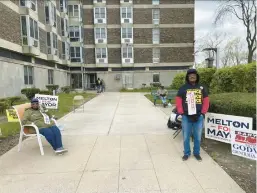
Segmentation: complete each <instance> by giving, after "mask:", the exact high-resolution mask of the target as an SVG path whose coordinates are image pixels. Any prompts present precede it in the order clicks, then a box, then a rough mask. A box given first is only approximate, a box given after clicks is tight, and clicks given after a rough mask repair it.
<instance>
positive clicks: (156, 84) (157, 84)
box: [150, 82, 162, 87]
mask: <svg viewBox="0 0 257 193" xmlns="http://www.w3.org/2000/svg"><path fill="white" fill-rule="evenodd" d="M161 85H162V84H161V83H160V82H153V83H150V86H151V87H160V86H161Z"/></svg>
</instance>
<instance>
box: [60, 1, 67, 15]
mask: <svg viewBox="0 0 257 193" xmlns="http://www.w3.org/2000/svg"><path fill="white" fill-rule="evenodd" d="M67 5H68V2H67V0H60V8H61V12H65V13H66V11H67Z"/></svg>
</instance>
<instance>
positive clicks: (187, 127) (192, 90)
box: [176, 69, 209, 161]
mask: <svg viewBox="0 0 257 193" xmlns="http://www.w3.org/2000/svg"><path fill="white" fill-rule="evenodd" d="M199 80H200V77H199V74H198V73H197V71H196V70H195V69H189V70H188V71H187V74H186V84H184V85H183V86H182V87H181V88H180V89H179V91H178V93H177V96H176V107H177V113H178V114H179V115H182V131H183V139H184V156H183V157H182V159H183V160H184V161H185V160H187V159H188V158H189V156H190V155H191V149H190V136H191V134H192V133H193V136H194V150H193V154H194V156H195V158H196V159H197V160H198V161H202V158H201V156H200V144H201V136H202V129H203V120H204V115H205V114H206V113H207V111H208V109H209V97H208V92H207V90H206V88H204V87H203V86H202V85H200V84H199Z"/></svg>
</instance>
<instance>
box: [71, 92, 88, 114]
mask: <svg viewBox="0 0 257 193" xmlns="http://www.w3.org/2000/svg"><path fill="white" fill-rule="evenodd" d="M84 103H85V99H84V97H83V96H81V95H76V96H74V98H73V112H75V110H76V107H80V106H82V108H83V112H84Z"/></svg>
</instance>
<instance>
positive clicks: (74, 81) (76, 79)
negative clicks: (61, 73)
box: [71, 73, 82, 89]
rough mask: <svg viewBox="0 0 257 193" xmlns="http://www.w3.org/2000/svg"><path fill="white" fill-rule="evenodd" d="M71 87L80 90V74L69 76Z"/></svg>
mask: <svg viewBox="0 0 257 193" xmlns="http://www.w3.org/2000/svg"><path fill="white" fill-rule="evenodd" d="M71 87H72V88H73V89H81V88H82V74H81V73H80V74H71Z"/></svg>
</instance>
